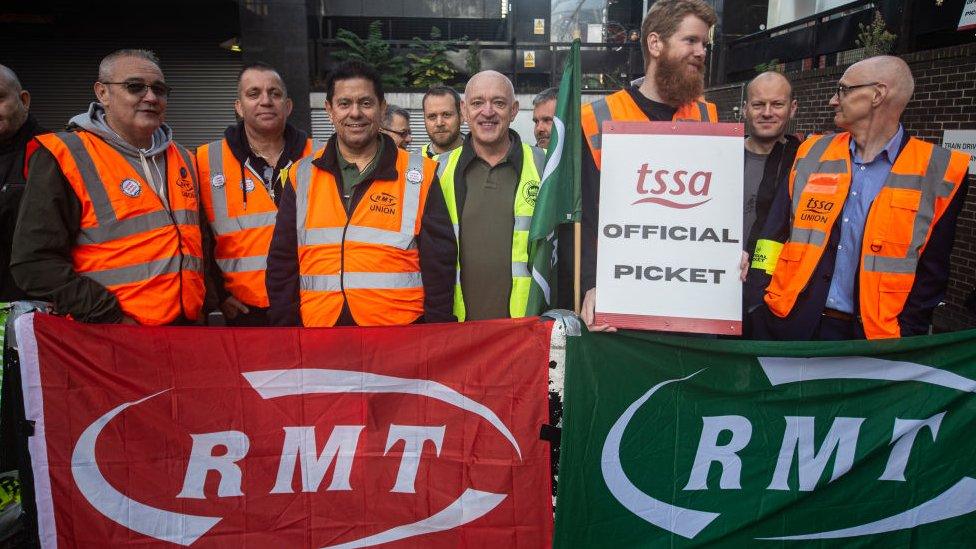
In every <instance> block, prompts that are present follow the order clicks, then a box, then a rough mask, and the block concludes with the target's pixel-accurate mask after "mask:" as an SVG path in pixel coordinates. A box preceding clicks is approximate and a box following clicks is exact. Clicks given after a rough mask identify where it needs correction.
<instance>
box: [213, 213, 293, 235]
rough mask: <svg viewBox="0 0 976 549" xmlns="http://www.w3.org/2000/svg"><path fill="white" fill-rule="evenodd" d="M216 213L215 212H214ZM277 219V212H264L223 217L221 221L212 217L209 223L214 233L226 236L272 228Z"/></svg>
mask: <svg viewBox="0 0 976 549" xmlns="http://www.w3.org/2000/svg"><path fill="white" fill-rule="evenodd" d="M215 212H216V210H215ZM277 217H278V213H277V212H264V213H255V214H247V215H238V216H234V217H229V218H228V217H225V218H223V219H219V218H217V216H216V215H214V222H213V223H211V226H212V227H213V230H214V232H216V233H217V234H221V235H224V234H228V233H233V232H237V231H243V230H244V229H257V228H259V227H274V224H275V219H276V218H277Z"/></svg>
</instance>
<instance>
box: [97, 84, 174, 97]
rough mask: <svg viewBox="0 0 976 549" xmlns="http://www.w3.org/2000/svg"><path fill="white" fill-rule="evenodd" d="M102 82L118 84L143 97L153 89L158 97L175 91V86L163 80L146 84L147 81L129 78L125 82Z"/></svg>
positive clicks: (167, 95)
mask: <svg viewBox="0 0 976 549" xmlns="http://www.w3.org/2000/svg"><path fill="white" fill-rule="evenodd" d="M102 84H116V85H118V86H122V87H123V88H125V91H127V92H129V93H131V94H132V95H137V96H139V97H142V96H143V95H146V92H147V91H148V90H152V92H153V95H155V96H156V97H169V96H170V94H172V93H173V88H171V87H170V86H167V85H166V84H164V83H162V82H153V83H152V84H146V83H145V82H137V81H135V80H127V81H125V82H102Z"/></svg>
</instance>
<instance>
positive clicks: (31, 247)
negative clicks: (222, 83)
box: [11, 50, 204, 325]
mask: <svg viewBox="0 0 976 549" xmlns="http://www.w3.org/2000/svg"><path fill="white" fill-rule="evenodd" d="M94 88H95V95H96V97H97V101H96V102H94V103H92V104H91V106H90V107H89V109H88V112H86V113H83V114H80V115H78V116H75V117H74V118H72V119H71V121H70V122H69V124H68V131H66V132H61V133H56V134H46V135H42V136H39V137H38V138H37V141H38V142H39V143H40V149H39V150H38V151H37V152H36V153H35V154H34V156H33V157H32V159H31V164H30V168H29V175H28V179H27V189H26V191H25V193H24V199H23V205H22V207H21V210H20V219H19V220H18V223H17V229H16V233H15V235H14V247H13V251H12V260H11V271H12V272H13V275H14V278H15V280H16V282H17V284H18V285H19V286H20V287H21V288H22V289H23V290H25V291H26V292H28V293H30V294H32V295H36V296H39V297H41V298H43V299H47V300H49V301H52V302H53V303H54V307H55V309H56V310H57V311H58V312H60V313H63V314H70V315H71V316H72V317H74V318H75V319H76V320H80V321H84V322H97V323H123V324H144V325H163V324H183V323H194V322H197V321H198V320H199V319H200V316H201V308H202V306H203V300H204V277H203V243H202V235H201V230H200V226H199V214H198V211H199V210H198V191H197V189H198V185H197V181H196V171H195V170H194V166H193V160H192V157H191V156H190V154H189V153H188V152H187V151H186V150H185V149H184V148H183V147H180V146H179V145H177V144H176V143H175V142H173V136H172V135H173V134H172V131H171V130H170V128H169V127H168V126H166V125H165V124H163V119H164V116H165V114H166V102H167V99H168V98H169V95H170V91H171V90H170V88H169V86H167V85H166V82H165V80H164V78H163V73H162V71H161V70H160V68H159V61H158V59H157V58H156V56H155V54H153V53H152V52H150V51H147V50H120V51H116V52H114V53H112V54H110V55H108V56H107V57H105V58H104V59H103V60H102V62H101V64H100V65H99V68H98V81H97V82H96V83H95V86H94Z"/></svg>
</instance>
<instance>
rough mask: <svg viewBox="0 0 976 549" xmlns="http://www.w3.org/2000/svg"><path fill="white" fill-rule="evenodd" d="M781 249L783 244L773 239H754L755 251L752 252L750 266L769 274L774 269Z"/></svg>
mask: <svg viewBox="0 0 976 549" xmlns="http://www.w3.org/2000/svg"><path fill="white" fill-rule="evenodd" d="M782 250H783V244H782V243H781V242H776V241H775V240H758V241H756V252H755V253H754V254H752V268H753V269H762V270H764V271H766V274H768V275H771V274H773V271H775V270H776V261H777V260H778V259H779V253H780V252H781V251H782Z"/></svg>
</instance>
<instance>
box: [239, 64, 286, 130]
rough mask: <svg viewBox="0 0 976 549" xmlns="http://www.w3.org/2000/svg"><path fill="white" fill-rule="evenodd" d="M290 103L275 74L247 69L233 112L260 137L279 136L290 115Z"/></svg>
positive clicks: (243, 75) (242, 76)
mask: <svg viewBox="0 0 976 549" xmlns="http://www.w3.org/2000/svg"><path fill="white" fill-rule="evenodd" d="M291 109H292V101H291V99H289V98H288V97H287V96H286V95H285V86H284V84H283V83H282V81H281V77H280V76H278V73H276V72H275V71H271V70H259V69H249V70H246V71H244V74H242V75H241V81H240V84H239V86H238V94H237V101H235V102H234V110H236V111H237V116H239V117H241V119H242V120H243V121H244V126H245V127H247V128H249V129H251V130H253V131H256V132H258V133H261V134H269V135H281V134H283V133H284V131H285V122H286V121H287V120H288V116H289V115H290V114H291Z"/></svg>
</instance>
